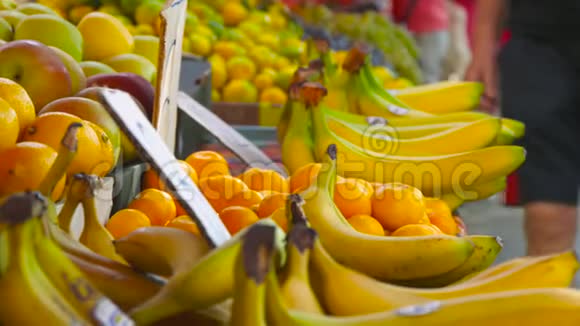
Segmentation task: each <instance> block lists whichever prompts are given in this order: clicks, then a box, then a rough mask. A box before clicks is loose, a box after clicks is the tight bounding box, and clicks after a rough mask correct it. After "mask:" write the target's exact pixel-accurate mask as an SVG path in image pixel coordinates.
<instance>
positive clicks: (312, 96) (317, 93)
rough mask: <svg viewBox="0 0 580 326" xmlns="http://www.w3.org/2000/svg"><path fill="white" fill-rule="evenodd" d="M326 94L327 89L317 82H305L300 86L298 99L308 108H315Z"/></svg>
mask: <svg viewBox="0 0 580 326" xmlns="http://www.w3.org/2000/svg"><path fill="white" fill-rule="evenodd" d="M327 94H328V91H327V89H326V88H325V87H324V86H322V84H320V83H318V82H305V83H302V84H301V86H300V99H301V101H302V102H303V103H304V104H306V106H307V107H309V108H314V107H317V106H318V104H319V103H320V102H321V101H322V99H323V98H324V97H325V96H326V95H327Z"/></svg>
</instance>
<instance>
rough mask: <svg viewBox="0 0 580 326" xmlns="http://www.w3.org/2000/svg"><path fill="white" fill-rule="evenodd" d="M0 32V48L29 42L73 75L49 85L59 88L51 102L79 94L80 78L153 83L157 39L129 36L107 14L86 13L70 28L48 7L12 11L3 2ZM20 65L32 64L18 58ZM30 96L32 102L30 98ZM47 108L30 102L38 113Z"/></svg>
mask: <svg viewBox="0 0 580 326" xmlns="http://www.w3.org/2000/svg"><path fill="white" fill-rule="evenodd" d="M0 31H1V32H0V40H2V42H3V43H6V42H10V41H16V42H22V41H23V40H34V41H38V42H41V43H43V44H44V45H46V46H49V47H51V48H52V49H53V50H54V51H55V52H57V54H58V55H59V57H61V58H62V60H63V61H64V62H65V63H66V66H67V68H68V70H69V71H70V70H74V72H71V75H72V76H71V81H69V82H66V81H62V82H57V81H56V80H51V81H53V83H52V84H54V85H55V86H56V85H58V86H59V89H57V90H55V92H54V95H53V96H54V97H53V99H54V98H56V97H63V96H69V95H72V94H74V93H75V92H78V91H79V90H80V89H82V88H84V84H85V77H91V76H93V75H96V74H102V73H113V72H130V73H134V74H137V75H140V76H142V77H143V78H144V79H146V80H147V81H148V82H150V83H154V82H155V80H156V75H157V69H156V65H157V56H158V48H159V39H158V38H157V37H151V36H147V37H144V36H133V35H131V33H130V32H129V30H128V29H127V27H125V26H124V25H123V24H122V23H121V22H120V21H119V20H118V19H116V18H115V17H113V16H111V15H109V14H106V13H102V12H93V13H89V14H87V15H85V16H83V18H82V19H80V20H79V21H78V24H76V26H75V25H74V24H72V23H70V22H68V21H67V20H65V19H64V18H62V17H60V16H59V15H58V14H57V13H56V12H55V11H54V10H52V9H50V8H49V7H47V6H44V5H41V4H38V3H25V4H21V5H16V4H13V3H11V2H9V1H7V2H6V3H5V4H4V5H3V7H2V8H0ZM103 35H106V37H103ZM6 46H10V45H5V47H6ZM17 51H18V52H20V51H22V50H17ZM6 55H8V54H6ZM4 60H8V58H6V59H2V61H3V66H7V65H6V64H4V62H8V61H4ZM20 60H31V59H24V57H22V58H21V59H20ZM11 61H15V60H14V59H11ZM15 64H16V63H15V62H13V63H12V65H11V66H14V65H15ZM29 64H31V63H29ZM5 69H7V68H5ZM5 74H6V72H3V75H5ZM31 96H32V97H33V98H34V94H31ZM34 100H36V99H34ZM46 103H47V101H40V99H38V102H35V104H36V105H37V106H38V107H42V105H44V104H46Z"/></svg>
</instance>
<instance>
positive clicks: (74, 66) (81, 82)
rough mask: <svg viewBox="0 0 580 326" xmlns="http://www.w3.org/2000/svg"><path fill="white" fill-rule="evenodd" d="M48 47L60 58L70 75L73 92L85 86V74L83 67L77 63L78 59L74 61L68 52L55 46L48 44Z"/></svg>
mask: <svg viewBox="0 0 580 326" xmlns="http://www.w3.org/2000/svg"><path fill="white" fill-rule="evenodd" d="M49 48H51V49H52V50H53V51H54V52H56V54H58V56H59V58H60V60H62V63H64V65H65V66H66V69H67V70H68V73H69V75H70V80H71V86H72V90H73V93H76V92H78V91H80V90H81V89H84V88H85V87H87V77H86V76H85V73H84V72H83V68H81V65H80V64H79V63H78V61H76V60H75V59H74V58H73V57H72V56H71V55H70V54H68V53H66V52H64V51H63V50H61V49H59V48H57V47H54V46H49Z"/></svg>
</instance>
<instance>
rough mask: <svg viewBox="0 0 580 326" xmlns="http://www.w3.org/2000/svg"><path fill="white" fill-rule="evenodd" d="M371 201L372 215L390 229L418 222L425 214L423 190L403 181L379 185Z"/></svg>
mask: <svg viewBox="0 0 580 326" xmlns="http://www.w3.org/2000/svg"><path fill="white" fill-rule="evenodd" d="M371 202H372V214H371V215H372V216H374V218H376V219H377V220H378V221H379V222H380V223H381V225H382V226H383V228H385V229H387V230H389V231H394V230H397V229H398V228H400V227H402V226H404V225H407V224H417V223H419V222H420V221H421V219H423V217H424V216H425V200H424V198H423V194H422V193H421V191H420V190H419V189H417V188H414V187H411V186H409V185H405V184H402V183H387V184H385V185H383V186H382V187H379V189H377V191H375V195H374V196H372V199H371Z"/></svg>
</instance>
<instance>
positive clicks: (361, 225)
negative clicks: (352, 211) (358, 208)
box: [348, 214, 385, 236]
mask: <svg viewBox="0 0 580 326" xmlns="http://www.w3.org/2000/svg"><path fill="white" fill-rule="evenodd" d="M348 223H350V225H351V226H352V227H353V228H354V229H355V230H357V231H358V232H361V233H365V234H370V235H378V236H384V235H385V230H383V226H382V225H381V223H379V221H377V220H376V219H375V218H373V217H372V216H369V215H366V214H359V215H354V216H353V217H351V218H350V219H348Z"/></svg>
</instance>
